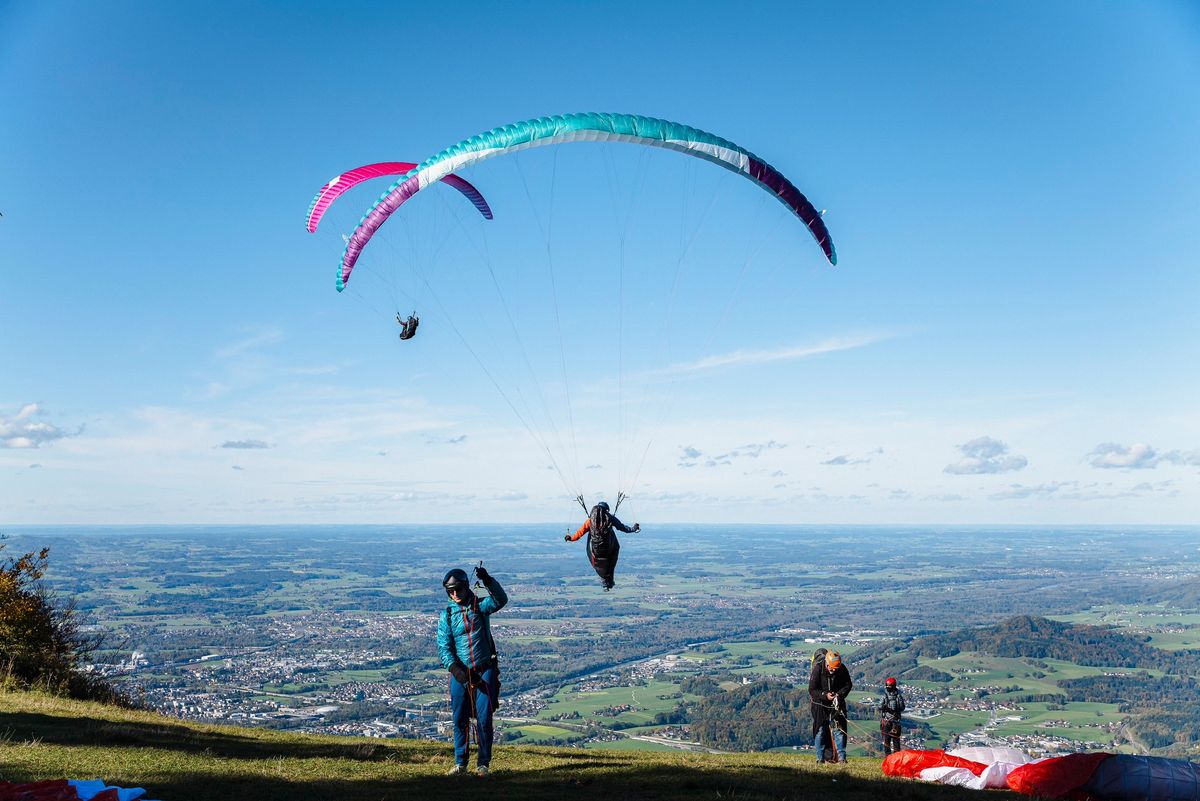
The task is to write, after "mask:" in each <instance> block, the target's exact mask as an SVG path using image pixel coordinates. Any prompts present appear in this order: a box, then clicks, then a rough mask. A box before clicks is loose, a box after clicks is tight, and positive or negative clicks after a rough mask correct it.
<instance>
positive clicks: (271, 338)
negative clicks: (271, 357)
mask: <svg viewBox="0 0 1200 801" xmlns="http://www.w3.org/2000/svg"><path fill="white" fill-rule="evenodd" d="M282 341H283V331H281V330H280V329H278V328H274V327H271V328H264V329H262V330H260V331H257V332H255V333H253V334H249V335H247V336H245V337H243V338H242V339H239V340H238V341H237V342H232V343H230V344H228V345H226V346H225V347H223V348H220V349H218V350H217V352H216V357H217V358H218V359H232V358H233V357H235V356H240V355H241V354H243V353H246V352H248V351H252V350H258V349H259V348H263V347H266V346H268V345H275V344H277V343H279V342H282Z"/></svg>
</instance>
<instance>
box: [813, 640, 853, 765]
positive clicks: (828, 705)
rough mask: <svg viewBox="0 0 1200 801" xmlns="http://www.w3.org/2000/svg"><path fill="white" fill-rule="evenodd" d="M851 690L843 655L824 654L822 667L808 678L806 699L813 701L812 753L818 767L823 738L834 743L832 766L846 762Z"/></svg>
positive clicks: (823, 759) (821, 759) (823, 758)
mask: <svg viewBox="0 0 1200 801" xmlns="http://www.w3.org/2000/svg"><path fill="white" fill-rule="evenodd" d="M853 687H854V682H853V681H851V679H850V671H849V670H846V666H845V665H843V664H842V655H841V654H839V653H838V652H837V651H829V652H828V653H826V654H825V660H824V662H823V663H820V664H818V665H816V666H815V667H814V668H813V670H812V674H811V675H810V676H809V677H808V696H809V698H810V699H811V701H812V707H811V710H812V719H813V749H814V750H815V751H816V752H817V764H819V765H821V764H824V763H825V750H824V748H823V747H822V741H823V740H824V738H825V737H826V736H828V737H829V738H830V739H832V740H833V744H834V746H835V748H836V749H837V750H836V752H835V754H834V760H833V761H834V762H848V761H849V760H848V759H847V758H846V725H847V721H846V696H847V695H849V694H850V690H851V689H852V688H853Z"/></svg>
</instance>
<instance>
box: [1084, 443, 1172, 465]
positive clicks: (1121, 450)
mask: <svg viewBox="0 0 1200 801" xmlns="http://www.w3.org/2000/svg"><path fill="white" fill-rule="evenodd" d="M1087 456H1088V461H1089V462H1090V464H1091V465H1092V467H1099V468H1103V469H1127V470H1144V469H1148V468H1151V467H1154V466H1156V465H1157V464H1158V454H1156V453H1155V452H1154V448H1151V447H1150V446H1149V445H1147V444H1146V443H1144V442H1135V443H1134V444H1132V445H1130V446H1128V447H1126V446H1125V445H1120V444H1118V443H1116V442H1101V443H1100V444H1099V445H1097V446H1096V447H1095V448H1093V449H1092V452H1091V453H1089V454H1088V455H1087Z"/></svg>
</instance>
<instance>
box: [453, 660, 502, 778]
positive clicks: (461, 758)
mask: <svg viewBox="0 0 1200 801" xmlns="http://www.w3.org/2000/svg"><path fill="white" fill-rule="evenodd" d="M471 677H472V679H474V680H475V682H477V683H475V684H474V685H473V687H471V688H468V687H467V685H465V684H460V683H459V682H458V681H457V680H456V679H450V707H451V709H452V710H453V712H454V761H455V762H457V763H458V764H460V765H466V764H467V760H468V759H470V757H471V733H470V727H471V718H475V721H476V722H475V744H476V745H478V746H479V755H478V756H477V757H476V759H475V762H476V763H477V764H479V765H487V764H489V763H490V762H491V761H492V714H493V713H494V712H495V711H496V702H497V701H498V700H499V699H500V671H499V670H498V669H496V668H494V667H490V668H488V669H487V670H485V671H483V672H482V673H476V672H474V671H472V673H471Z"/></svg>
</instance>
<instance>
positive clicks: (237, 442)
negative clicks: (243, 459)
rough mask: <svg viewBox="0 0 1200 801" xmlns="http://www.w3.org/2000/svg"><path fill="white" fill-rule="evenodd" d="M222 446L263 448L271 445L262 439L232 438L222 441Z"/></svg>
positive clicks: (241, 448) (240, 448)
mask: <svg viewBox="0 0 1200 801" xmlns="http://www.w3.org/2000/svg"><path fill="white" fill-rule="evenodd" d="M220 447H222V448H233V449H235V450H244V451H245V450H261V449H264V448H269V447H271V446H270V445H269V444H267V443H266V442H263V441H262V440H261V439H232V440H225V441H224V442H222V443H221V446H220Z"/></svg>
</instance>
